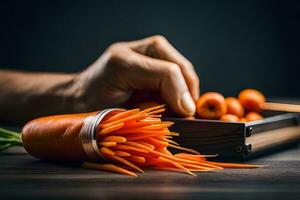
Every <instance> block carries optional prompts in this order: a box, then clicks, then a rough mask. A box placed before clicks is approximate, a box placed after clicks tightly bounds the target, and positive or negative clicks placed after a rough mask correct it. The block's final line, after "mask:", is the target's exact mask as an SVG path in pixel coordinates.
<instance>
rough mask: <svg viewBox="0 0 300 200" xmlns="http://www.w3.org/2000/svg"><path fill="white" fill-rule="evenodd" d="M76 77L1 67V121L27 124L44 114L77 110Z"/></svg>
mask: <svg viewBox="0 0 300 200" xmlns="http://www.w3.org/2000/svg"><path fill="white" fill-rule="evenodd" d="M75 77H76V76H75V75H74V74H56V73H27V72H15V71H3V70H0V121H1V122H2V123H6V122H13V123H24V122H26V121H28V120H30V119H33V118H35V117H39V116H43V115H48V114H56V113H72V112H74V104H75V99H76V92H77V91H76V90H77V89H76V87H74V79H75Z"/></svg>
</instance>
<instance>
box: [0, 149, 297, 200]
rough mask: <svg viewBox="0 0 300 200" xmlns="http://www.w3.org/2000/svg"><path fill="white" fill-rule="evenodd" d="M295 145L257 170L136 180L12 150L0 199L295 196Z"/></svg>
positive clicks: (4, 161) (1, 177)
mask: <svg viewBox="0 0 300 200" xmlns="http://www.w3.org/2000/svg"><path fill="white" fill-rule="evenodd" d="M299 155H300V147H297V148H296V149H291V150H287V151H283V152H281V153H278V154H273V155H271V156H268V157H262V158H259V159H255V160H252V161H251V163H259V164H269V167H266V168H263V169H252V170H250V169H245V170H239V169H227V170H224V171H219V172H206V173H198V176H197V177H192V176H189V175H186V174H178V173H172V172H160V171H146V173H145V174H141V175H140V176H139V177H138V178H132V177H127V176H123V175H118V174H112V173H106V172H101V171H93V170H87V169H82V168H80V167H79V165H78V164H76V163H73V164H66V163H60V164H58V163H46V162H41V161H38V160H36V159H34V158H33V157H31V156H29V155H28V154H26V153H25V152H24V150H23V149H22V148H13V149H11V150H9V151H6V152H2V153H0V196H1V199H3V200H4V199H43V200H44V199H73V200H74V199H75V200H76V199H97V200H99V199H101V200H102V199H217V200H219V199H238V200H241V199H259V198H266V199H281V200H282V199H285V198H287V196H288V197H289V199H299V198H300V187H299V185H300V168H299V165H300V157H299Z"/></svg>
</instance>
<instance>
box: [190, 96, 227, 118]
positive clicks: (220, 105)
mask: <svg viewBox="0 0 300 200" xmlns="http://www.w3.org/2000/svg"><path fill="white" fill-rule="evenodd" d="M196 107H197V114H198V116H199V117H200V118H204V119H220V118H221V117H222V115H224V114H226V110H227V108H226V102H225V99H224V97H223V96H222V95H221V94H220V93H217V92H207V93H205V94H203V95H202V96H201V97H200V98H199V99H198V101H197V102H196Z"/></svg>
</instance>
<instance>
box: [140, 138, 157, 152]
mask: <svg viewBox="0 0 300 200" xmlns="http://www.w3.org/2000/svg"><path fill="white" fill-rule="evenodd" d="M139 144H142V145H145V146H147V147H149V148H150V149H152V150H154V149H155V147H154V146H153V145H152V144H149V143H147V142H144V141H141V140H140V141H139Z"/></svg>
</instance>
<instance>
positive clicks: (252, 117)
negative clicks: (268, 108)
mask: <svg viewBox="0 0 300 200" xmlns="http://www.w3.org/2000/svg"><path fill="white" fill-rule="evenodd" d="M245 118H246V120H247V121H248V122H250V121H257V120H261V119H263V117H262V116H261V115H260V114H259V113H257V112H249V113H248V114H247V115H246V117H245Z"/></svg>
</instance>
